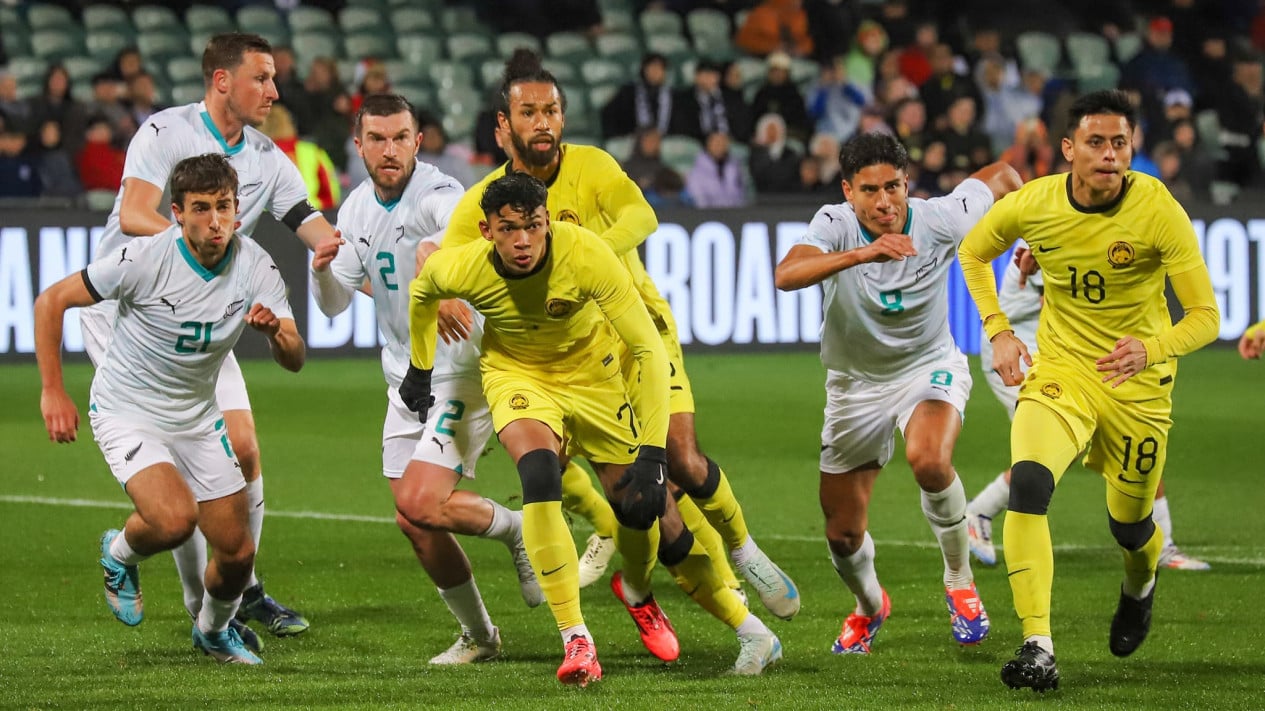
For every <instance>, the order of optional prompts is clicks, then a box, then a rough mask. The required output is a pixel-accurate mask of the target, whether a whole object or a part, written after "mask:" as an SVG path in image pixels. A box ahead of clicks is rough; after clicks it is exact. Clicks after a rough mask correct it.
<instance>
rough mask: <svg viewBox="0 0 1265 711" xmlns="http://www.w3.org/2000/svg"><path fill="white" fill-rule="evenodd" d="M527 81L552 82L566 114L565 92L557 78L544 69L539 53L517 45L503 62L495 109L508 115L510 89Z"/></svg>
mask: <svg viewBox="0 0 1265 711" xmlns="http://www.w3.org/2000/svg"><path fill="white" fill-rule="evenodd" d="M527 82H542V83H545V84H553V85H554V87H555V88H557V90H558V98H559V101H560V103H561V106H562V113H563V115H566V113H567V92H565V91H563V90H562V85H561V84H559V83H558V78H557V77H555V76H554V75H553V74H552V73H551V72H550V71H549V70H548V69H545V67H544V65H543V64H542V63H541V59H540V55H539V54H536V53H535V52H533V51H532V50H530V49H527V48H526V47H519V48H518V49H516V50H514V54H513V55H512V56H511V57H510V58H509V61H507V62H505V73H504V74H503V75H501V96H500V105H499V106H497V107H496V110H497V111H499V112H501V113H503V114H505V115H506V116H507V117H508V116H509V113H510V89H511V88H513V86H514V85H515V84H522V83H527Z"/></svg>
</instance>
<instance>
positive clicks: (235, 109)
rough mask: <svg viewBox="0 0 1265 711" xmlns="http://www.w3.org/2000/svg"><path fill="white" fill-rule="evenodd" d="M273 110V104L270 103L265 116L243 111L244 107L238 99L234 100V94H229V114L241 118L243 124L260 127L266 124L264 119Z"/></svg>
mask: <svg viewBox="0 0 1265 711" xmlns="http://www.w3.org/2000/svg"><path fill="white" fill-rule="evenodd" d="M271 111H272V105H271V104H269V105H268V108H267V109H264V110H263V116H262V117H257V116H256V115H255V114H252V113H248V112H246V111H243V110H242V107H241V106H240V105H239V104H238V103H237V102H236V101H234V100H233V97H232V95H229V97H228V113H229V115H231V116H235V117H237V119H238V120H240V121H241V122H242V123H243V124H245V125H247V126H250V127H251V128H259V127H260V126H262V125H264V121H266V120H267V119H268V114H269V113H270V112H271Z"/></svg>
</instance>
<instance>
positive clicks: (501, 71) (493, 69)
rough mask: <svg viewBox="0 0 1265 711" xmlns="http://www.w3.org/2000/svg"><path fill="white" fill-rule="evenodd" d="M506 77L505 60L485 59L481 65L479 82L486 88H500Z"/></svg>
mask: <svg viewBox="0 0 1265 711" xmlns="http://www.w3.org/2000/svg"><path fill="white" fill-rule="evenodd" d="M504 76H505V62H504V61H503V60H500V59H485V60H483V62H482V63H480V64H479V82H480V85H481V86H483V87H484V88H487V89H490V88H492V87H494V86H500V85H501V79H502V78H503V77H504Z"/></svg>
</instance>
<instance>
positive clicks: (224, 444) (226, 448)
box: [215, 420, 233, 459]
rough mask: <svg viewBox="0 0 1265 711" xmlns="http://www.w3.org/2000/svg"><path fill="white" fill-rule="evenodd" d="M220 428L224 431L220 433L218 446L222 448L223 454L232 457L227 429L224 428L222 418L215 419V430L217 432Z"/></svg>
mask: <svg viewBox="0 0 1265 711" xmlns="http://www.w3.org/2000/svg"><path fill="white" fill-rule="evenodd" d="M220 430H224V433H223V434H221V435H220V446H221V447H223V448H224V455H225V456H227V457H228V458H229V459H232V458H233V448H232V447H230V446H229V444H228V430H226V429H225V428H224V420H216V421H215V431H216V432H219V431H220Z"/></svg>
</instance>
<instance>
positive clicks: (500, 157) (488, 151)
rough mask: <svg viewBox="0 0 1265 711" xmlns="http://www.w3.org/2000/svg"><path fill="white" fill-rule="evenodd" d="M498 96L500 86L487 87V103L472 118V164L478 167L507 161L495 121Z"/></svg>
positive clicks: (500, 134)
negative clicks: (476, 164)
mask: <svg viewBox="0 0 1265 711" xmlns="http://www.w3.org/2000/svg"><path fill="white" fill-rule="evenodd" d="M500 96H501V88H500V85H496V86H491V87H488V91H487V103H485V104H484V106H483V109H482V110H480V111H479V113H478V114H477V115H475V117H474V162H475V163H478V164H479V165H500V164H502V163H504V162H505V161H507V160H509V156H508V155H506V154H505V149H504V148H502V145H504V144H502V142H501V141H502V140H503V139H504V134H502V132H501V129H500V125H499V124H498V123H497V120H496V113H497V106H499V105H500V103H501V98H500Z"/></svg>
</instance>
